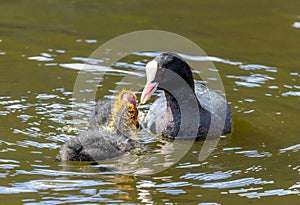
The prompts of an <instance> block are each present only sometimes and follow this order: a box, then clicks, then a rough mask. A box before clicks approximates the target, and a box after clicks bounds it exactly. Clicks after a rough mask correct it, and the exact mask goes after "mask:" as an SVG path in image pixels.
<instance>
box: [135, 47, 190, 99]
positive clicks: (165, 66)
mask: <svg viewBox="0 0 300 205" xmlns="http://www.w3.org/2000/svg"><path fill="white" fill-rule="evenodd" d="M146 75H147V84H146V85H145V88H144V90H143V93H142V97H141V102H142V103H145V102H146V101H147V100H149V99H150V97H151V95H152V94H153V93H154V91H155V90H156V89H157V88H159V87H160V85H162V84H164V85H166V84H168V85H172V86H173V87H174V86H177V85H176V78H177V79H178V78H181V79H183V80H184V81H185V82H186V83H187V84H188V85H189V86H190V88H191V89H192V90H194V79H193V74H192V71H191V68H190V66H189V65H188V64H187V63H186V62H185V61H184V60H183V59H182V58H181V57H180V56H179V55H177V54H175V53H161V54H160V55H158V56H157V57H156V58H154V59H153V60H152V61H150V62H149V63H148V64H147V65H146ZM175 75H176V76H175ZM178 86H180V85H178Z"/></svg>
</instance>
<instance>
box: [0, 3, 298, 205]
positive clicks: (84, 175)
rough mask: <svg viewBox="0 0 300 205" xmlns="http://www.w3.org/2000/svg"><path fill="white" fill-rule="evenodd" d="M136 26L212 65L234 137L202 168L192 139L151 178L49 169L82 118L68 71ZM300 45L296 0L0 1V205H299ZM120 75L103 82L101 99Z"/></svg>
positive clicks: (133, 61) (137, 66) (136, 63)
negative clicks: (183, 44) (180, 40)
mask: <svg viewBox="0 0 300 205" xmlns="http://www.w3.org/2000/svg"><path fill="white" fill-rule="evenodd" d="M143 29H157V30H166V31H170V32H174V33H177V34H179V35H182V36H185V37H187V38H189V39H191V40H192V41H194V42H195V43H197V44H198V45H199V46H200V47H201V48H202V49H203V50H205V51H206V53H207V54H208V55H209V56H212V57H215V58H214V59H215V60H214V63H215V65H216V67H217V68H218V69H219V73H220V75H221V77H222V79H223V83H224V87H225V90H226V94H227V99H228V101H229V102H231V107H232V110H233V120H234V132H233V134H232V136H230V137H227V138H224V139H221V141H220V143H219V145H218V147H217V148H216V150H215V151H214V152H213V154H212V155H210V157H209V158H207V159H206V160H204V161H201V162H199V161H198V154H199V146H200V144H201V142H197V143H195V144H194V146H193V147H192V148H191V150H190V151H189V152H188V154H187V155H186V156H184V157H183V158H182V159H181V160H180V161H179V162H178V163H176V164H175V165H173V166H172V167H170V168H169V169H166V170H164V171H162V172H159V173H157V174H154V175H150V176H131V175H125V174H120V173H115V172H99V167H97V166H91V165H82V164H81V165H78V164H74V165H69V166H65V165H64V164H62V163H60V162H57V161H55V160H54V158H55V156H56V155H57V153H58V150H59V147H60V145H61V144H62V143H63V142H64V141H65V140H67V139H68V138H70V137H74V136H76V131H75V130H73V129H72V128H73V123H74V122H73V117H74V115H79V114H80V113H74V112H73V111H72V106H74V104H72V97H73V96H72V94H73V87H74V83H75V80H76V77H77V74H78V71H76V70H74V67H72V66H67V68H66V65H71V64H72V63H84V61H85V60H86V59H85V58H87V57H88V56H89V55H90V54H91V53H92V52H93V51H94V50H95V49H96V48H97V47H99V46H100V45H101V44H103V43H105V42H106V41H108V40H110V39H112V38H114V37H116V36H118V35H121V34H124V33H127V32H132V31H136V30H143ZM299 45H300V2H298V1H292V0H288V1H278V0H263V1H250V0H249V1H225V0H213V1H205V2H203V1H201V2H199V1H184V3H183V2H182V1H172V2H170V1H160V2H159V3H158V2H154V1H143V2H141V1H111V2H110V1H99V2H98V1H34V0H32V1H1V6H0V87H1V91H0V123H1V126H0V178H1V180H0V204H18V203H24V204H44V203H46V202H48V203H49V204H62V203H72V204H76V203H78V204H87V203H90V204H97V203H111V204H116V203H120V204H142V203H150V204H151V203H155V204H176V203H177V204H187V203H189V204H275V203H276V204H283V203H284V204H295V205H296V204H299V194H300V177H299V175H300V158H299V150H300V140H299V131H300V128H299V120H300V117H299V114H300V113H299V111H300V109H299V102H300V101H299V100H300V67H299V66H300V58H299V54H300V47H299ZM150 59H151V58H150V57H148V56H144V55H132V56H131V57H129V58H125V59H123V60H122V62H121V63H119V64H116V65H115V66H114V68H115V69H120V70H126V71H132V72H135V73H143V72H144V71H143V66H144V65H145V63H146V62H148V61H149V60H150ZM70 68H71V69H70ZM72 68H73V69H72ZM123 76H124V74H121V73H120V74H119V75H116V73H113V74H107V75H106V77H105V78H104V80H103V86H102V87H101V88H99V93H100V94H99V97H104V96H106V97H109V96H111V95H113V94H114V92H113V89H114V88H115V85H116V83H117V81H118V79H120V77H123ZM141 78H142V77H141ZM75 106H76V105H75Z"/></svg>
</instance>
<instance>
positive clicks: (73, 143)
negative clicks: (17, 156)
mask: <svg viewBox="0 0 300 205" xmlns="http://www.w3.org/2000/svg"><path fill="white" fill-rule="evenodd" d="M135 99H136V96H135V95H134V94H133V93H132V92H130V91H122V92H121V93H120V94H119V95H118V98H117V99H116V100H115V102H114V103H113V109H112V112H111V110H106V108H107V107H103V108H100V107H96V109H98V110H99V112H98V115H99V114H104V115H107V114H106V113H105V111H106V112H109V113H112V114H111V116H110V117H109V119H110V121H109V122H106V119H107V117H103V119H104V118H105V120H104V121H101V122H100V121H99V124H101V123H103V125H104V124H105V123H107V126H106V127H104V126H102V127H101V128H99V127H93V128H91V129H89V130H86V131H83V132H81V133H80V134H79V136H78V137H76V138H71V139H70V140H68V141H67V142H66V143H65V144H63V145H62V147H61V148H60V152H59V159H60V160H62V161H97V160H105V159H111V158H115V157H119V156H121V155H123V154H124V153H128V152H130V151H131V150H133V149H134V148H135V143H134V141H133V140H132V137H133V136H134V135H135V134H136V131H137V128H138V119H137V118H138V111H137V108H136V101H135ZM109 103H110V102H109ZM98 105H99V104H98ZM109 115H110V114H109ZM97 119H102V118H101V117H100V116H98V117H97Z"/></svg>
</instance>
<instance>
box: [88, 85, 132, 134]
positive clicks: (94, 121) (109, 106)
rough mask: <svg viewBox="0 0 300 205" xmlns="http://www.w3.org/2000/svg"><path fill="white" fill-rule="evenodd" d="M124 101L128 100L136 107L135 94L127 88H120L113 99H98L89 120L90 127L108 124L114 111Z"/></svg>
mask: <svg viewBox="0 0 300 205" xmlns="http://www.w3.org/2000/svg"><path fill="white" fill-rule="evenodd" d="M125 102H129V103H131V104H132V105H134V107H136V95H135V94H134V93H132V92H131V91H129V90H122V91H121V92H120V93H119V94H118V96H117V98H116V99H114V100H113V101H112V100H108V99H106V100H99V101H98V102H97V104H96V106H95V109H94V112H93V114H92V116H91V118H90V120H89V125H90V127H91V128H95V127H101V126H102V127H103V126H104V127H106V126H108V124H109V123H110V122H112V120H113V119H112V117H113V116H114V112H117V111H118V109H119V107H120V106H121V105H122V104H123V103H125ZM135 109H136V108H135ZM136 113H137V112H136Z"/></svg>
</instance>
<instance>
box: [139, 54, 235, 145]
mask: <svg viewBox="0 0 300 205" xmlns="http://www.w3.org/2000/svg"><path fill="white" fill-rule="evenodd" d="M146 75H147V83H146V85H145V88H144V90H143V93H142V96H141V103H145V102H147V101H148V100H149V99H150V97H151V95H152V94H153V93H154V91H155V90H156V89H157V88H158V89H160V90H162V91H163V92H162V94H161V96H160V97H159V98H158V99H156V100H155V102H154V103H153V104H152V106H151V107H150V109H149V111H148V114H147V116H146V118H145V120H144V124H143V127H146V128H148V129H150V130H151V131H152V132H154V133H156V134H158V135H161V136H165V137H168V138H171V139H189V138H192V139H195V138H196V139H198V138H201V137H206V136H209V137H219V136H220V135H222V134H228V133H230V132H231V127H232V116H231V109H230V106H229V105H228V103H227V102H226V100H225V99H224V98H223V97H222V96H221V95H219V94H218V93H217V92H215V91H212V90H210V89H208V88H207V87H206V86H204V85H203V84H200V83H196V84H195V81H194V78H193V75H192V71H191V68H190V66H189V65H188V64H187V63H186V62H185V61H184V60H183V59H182V58H181V57H180V56H179V55H177V54H175V53H161V54H160V55H158V56H157V57H156V58H154V59H153V60H152V61H150V62H149V63H148V64H147V65H146Z"/></svg>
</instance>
